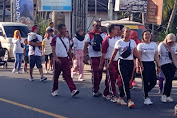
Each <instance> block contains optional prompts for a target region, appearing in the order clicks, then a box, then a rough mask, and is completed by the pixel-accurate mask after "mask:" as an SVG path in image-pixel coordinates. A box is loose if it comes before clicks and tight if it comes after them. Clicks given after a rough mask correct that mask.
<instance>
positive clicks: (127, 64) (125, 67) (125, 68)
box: [119, 60, 133, 101]
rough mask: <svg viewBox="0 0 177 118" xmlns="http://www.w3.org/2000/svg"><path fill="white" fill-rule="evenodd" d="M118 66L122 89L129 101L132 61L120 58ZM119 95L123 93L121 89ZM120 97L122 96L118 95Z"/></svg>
mask: <svg viewBox="0 0 177 118" xmlns="http://www.w3.org/2000/svg"><path fill="white" fill-rule="evenodd" d="M119 66H120V67H119V70H120V75H121V78H122V82H123V87H124V91H125V93H126V96H127V100H128V101H130V100H131V96H130V88H129V83H130V79H131V76H132V72H133V61H124V60H120V62H119ZM121 95H123V92H122V91H121ZM120 97H123V96H120Z"/></svg>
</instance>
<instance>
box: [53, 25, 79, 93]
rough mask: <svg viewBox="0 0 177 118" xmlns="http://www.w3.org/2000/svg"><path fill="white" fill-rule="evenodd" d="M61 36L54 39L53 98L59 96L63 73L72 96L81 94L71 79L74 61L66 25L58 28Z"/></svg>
mask: <svg viewBox="0 0 177 118" xmlns="http://www.w3.org/2000/svg"><path fill="white" fill-rule="evenodd" d="M58 31H59V34H58V35H57V36H56V37H54V38H53V39H52V43H51V45H52V53H53V58H54V64H53V74H54V75H53V87H52V96H57V95H58V78H59V76H60V73H61V72H63V77H64V79H65V81H66V83H67V85H68V87H69V89H70V91H71V95H72V96H76V95H77V94H79V91H78V90H76V86H75V84H74V82H73V79H72V78H71V68H70V67H71V65H70V64H71V63H69V62H70V61H71V59H72V54H71V48H70V41H69V39H68V38H67V37H65V33H66V26H65V24H60V25H59V26H58Z"/></svg>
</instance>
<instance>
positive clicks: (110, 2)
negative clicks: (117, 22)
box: [108, 0, 113, 20]
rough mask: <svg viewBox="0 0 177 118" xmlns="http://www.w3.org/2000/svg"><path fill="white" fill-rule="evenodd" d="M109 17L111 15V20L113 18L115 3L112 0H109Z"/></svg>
mask: <svg viewBox="0 0 177 118" xmlns="http://www.w3.org/2000/svg"><path fill="white" fill-rule="evenodd" d="M108 17H109V20H112V19H113V5H112V0H109V1H108Z"/></svg>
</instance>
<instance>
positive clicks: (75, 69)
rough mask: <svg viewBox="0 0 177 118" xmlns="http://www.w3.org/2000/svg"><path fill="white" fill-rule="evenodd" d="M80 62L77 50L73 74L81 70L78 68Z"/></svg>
mask: <svg viewBox="0 0 177 118" xmlns="http://www.w3.org/2000/svg"><path fill="white" fill-rule="evenodd" d="M78 60H79V53H78V51H77V50H76V54H75V59H74V63H73V71H72V72H73V74H75V73H77V72H78V70H79V67H78V64H79V62H78Z"/></svg>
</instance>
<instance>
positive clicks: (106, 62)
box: [103, 59, 110, 96]
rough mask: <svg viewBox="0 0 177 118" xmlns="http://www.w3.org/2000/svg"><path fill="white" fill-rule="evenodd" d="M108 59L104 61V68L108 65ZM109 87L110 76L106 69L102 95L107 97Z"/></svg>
mask: <svg viewBox="0 0 177 118" xmlns="http://www.w3.org/2000/svg"><path fill="white" fill-rule="evenodd" d="M108 63H109V62H108V59H106V60H105V66H107V65H108ZM109 85H110V74H109V70H108V69H107V68H106V79H105V89H104V91H103V95H104V96H107V95H109V94H110V93H109Z"/></svg>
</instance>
